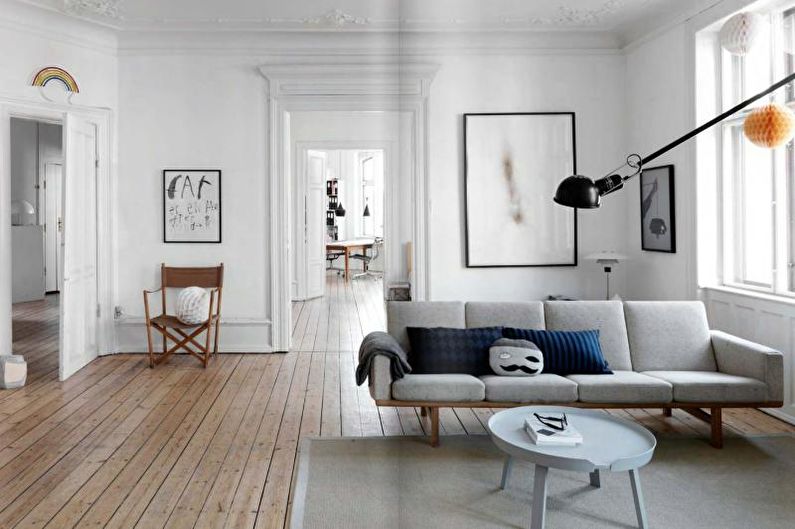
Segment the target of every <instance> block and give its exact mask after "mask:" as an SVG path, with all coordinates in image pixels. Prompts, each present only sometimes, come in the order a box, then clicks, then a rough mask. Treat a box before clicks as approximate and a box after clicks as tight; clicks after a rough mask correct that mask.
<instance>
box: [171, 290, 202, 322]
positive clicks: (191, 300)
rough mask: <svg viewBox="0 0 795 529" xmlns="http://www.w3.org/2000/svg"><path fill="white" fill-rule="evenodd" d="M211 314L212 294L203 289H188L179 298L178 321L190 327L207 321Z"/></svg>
mask: <svg viewBox="0 0 795 529" xmlns="http://www.w3.org/2000/svg"><path fill="white" fill-rule="evenodd" d="M209 314H210V293H209V292H207V291H206V290H204V289H203V288H201V287H187V288H184V289H183V290H182V292H180V293H179V296H178V297H177V319H178V320H179V321H181V322H182V323H186V324H188V325H198V324H200V323H204V322H205V321H207V319H208V317H209Z"/></svg>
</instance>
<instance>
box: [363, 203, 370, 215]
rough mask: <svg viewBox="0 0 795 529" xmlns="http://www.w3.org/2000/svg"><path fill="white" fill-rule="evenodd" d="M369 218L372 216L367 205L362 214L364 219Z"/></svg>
mask: <svg viewBox="0 0 795 529" xmlns="http://www.w3.org/2000/svg"><path fill="white" fill-rule="evenodd" d="M369 216H370V206H368V205H367V204H365V205H364V211H363V212H362V217H369Z"/></svg>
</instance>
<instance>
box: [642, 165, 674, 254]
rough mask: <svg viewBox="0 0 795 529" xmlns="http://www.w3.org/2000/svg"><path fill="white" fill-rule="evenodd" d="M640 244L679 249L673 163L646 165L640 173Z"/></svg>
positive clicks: (651, 249) (661, 249) (648, 247)
mask: <svg viewBox="0 0 795 529" xmlns="http://www.w3.org/2000/svg"><path fill="white" fill-rule="evenodd" d="M640 234H641V248H642V249H644V250H646V251H649V252H666V253H676V210H675V208H674V166H673V165H662V166H660V167H651V168H649V169H646V168H644V169H643V172H642V173H641V174H640Z"/></svg>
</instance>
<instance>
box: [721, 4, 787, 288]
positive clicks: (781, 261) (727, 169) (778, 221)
mask: <svg viewBox="0 0 795 529" xmlns="http://www.w3.org/2000/svg"><path fill="white" fill-rule="evenodd" d="M791 7H795V6H791ZM784 11H785V10H784V9H778V10H776V11H774V12H771V13H770V24H771V32H770V34H771V44H770V46H771V53H772V55H773V57H774V60H772V61H771V69H770V82H771V83H772V82H774V80H776V79H779V78H781V77H783V76H784V75H785V73H784V69H785V68H784V67H785V65H784V60H783V57H784V52H783V48H782V42H781V36H782V35H783V31H782V21H783V16H782V15H783V12H784ZM716 45H717V46H720V44H719V43H716ZM720 52H721V54H722V60H721V68H720V72H721V94H722V97H723V98H724V99H725V100H728V101H731V104H735V103H736V102H739V101H740V100H742V99H744V98H745V97H749V96H750V95H753V94H751V93H744V92H745V90H744V86H743V75H742V66H743V62H744V61H743V59H742V58H739V57H734V56H729V55H728V54H727V53H726V52H724V51H722V50H720ZM727 72H728V73H729V75H728V76H727V75H726V74H727ZM727 77H728V79H727ZM738 91H739V92H738ZM785 94H786V91H785V90H778V91H776V92H774V93H773V94H772V96H771V97H770V98H769V99H767V100H765V101H776V102H779V103H783V104H786V105H787V106H788V107H789V108H790V109H792V110H793V111H795V100H792V101H789V102H786V101H785ZM726 106H730V105H724V107H726ZM752 111H753V107H752V108H749V109H745V110H743V111H741V112H739V113H737V114H735V115H734V116H732V117H731V118H729V119H727V120H725V121H723V122H722V123H721V129H722V130H721V133H720V145H721V148H720V149H719V154H718V156H719V163H720V166H721V175H720V185H721V190H720V192H719V196H721V198H722V204H723V206H722V208H721V209H722V211H723V213H722V222H721V239H722V243H723V250H722V255H721V269H722V274H721V276H722V280H721V282H722V284H723V285H724V286H727V287H732V288H738V289H743V290H749V291H755V292H763V293H767V294H774V295H779V296H784V297H789V298H795V268H794V267H793V262H792V261H793V259H795V257H793V255H792V254H793V249H795V246H793V245H795V241H792V237H793V235H795V233H794V232H793V223H795V194H794V193H795V190H794V189H793V187H795V186H792V185H791V184H790V183H788V181H787V180H788V178H787V167H786V164H787V160H788V159H790V160H791V156H792V148H793V147H792V143H790V144H788V145H787V146H786V147H785V148H779V149H774V150H771V152H770V156H771V157H772V158H773V163H772V164H771V166H772V168H773V174H772V175H771V177H772V188H773V192H772V196H771V202H770V207H771V208H772V210H773V215H772V219H773V222H772V225H771V229H772V230H773V248H772V252H773V255H772V256H771V257H772V263H773V269H772V270H771V278H772V281H771V284H770V285H766V284H760V283H754V282H750V281H742V280H738V279H737V278H738V277H741V276H740V274H738V273H737V272H738V270H737V269H736V267H735V263H736V262H737V261H738V260H739V259H738V253H739V252H741V251H742V248H741V247H738V244H737V242H738V240H739V239H738V237H736V236H735V234H736V230H735V229H734V226H735V224H741V221H740V222H737V218H736V216H735V211H736V206H737V197H735V196H734V194H735V179H736V178H737V174H736V173H737V171H736V168H742V167H743V159H742V152H743V151H742V150H741V149H736V148H733V146H732V142H733V141H735V140H734V139H733V138H732V136H733V134H734V131H736V130H737V127H738V126H739V127H741V126H742V123H743V122H744V120H745V118H746V117H747V116H748V115H749V114H750V113H751V112H752ZM792 169H793V170H795V167H793V168H792ZM790 180H795V174H793V175H792V176H791V177H790Z"/></svg>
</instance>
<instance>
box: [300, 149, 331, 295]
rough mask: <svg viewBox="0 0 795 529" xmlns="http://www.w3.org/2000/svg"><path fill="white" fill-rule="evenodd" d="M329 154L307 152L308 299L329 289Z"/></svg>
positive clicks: (306, 232)
mask: <svg viewBox="0 0 795 529" xmlns="http://www.w3.org/2000/svg"><path fill="white" fill-rule="evenodd" d="M326 163H327V160H326V153H325V152H322V151H307V159H306V176H305V180H304V181H305V187H304V189H306V195H305V197H306V199H305V201H304V204H305V208H306V209H305V215H304V219H305V220H304V222H305V223H306V225H305V227H304V245H305V246H304V256H305V257H306V297H307V298H317V297H320V296H322V295H323V293H324V291H325V286H326V208H328V198H327V197H326Z"/></svg>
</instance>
